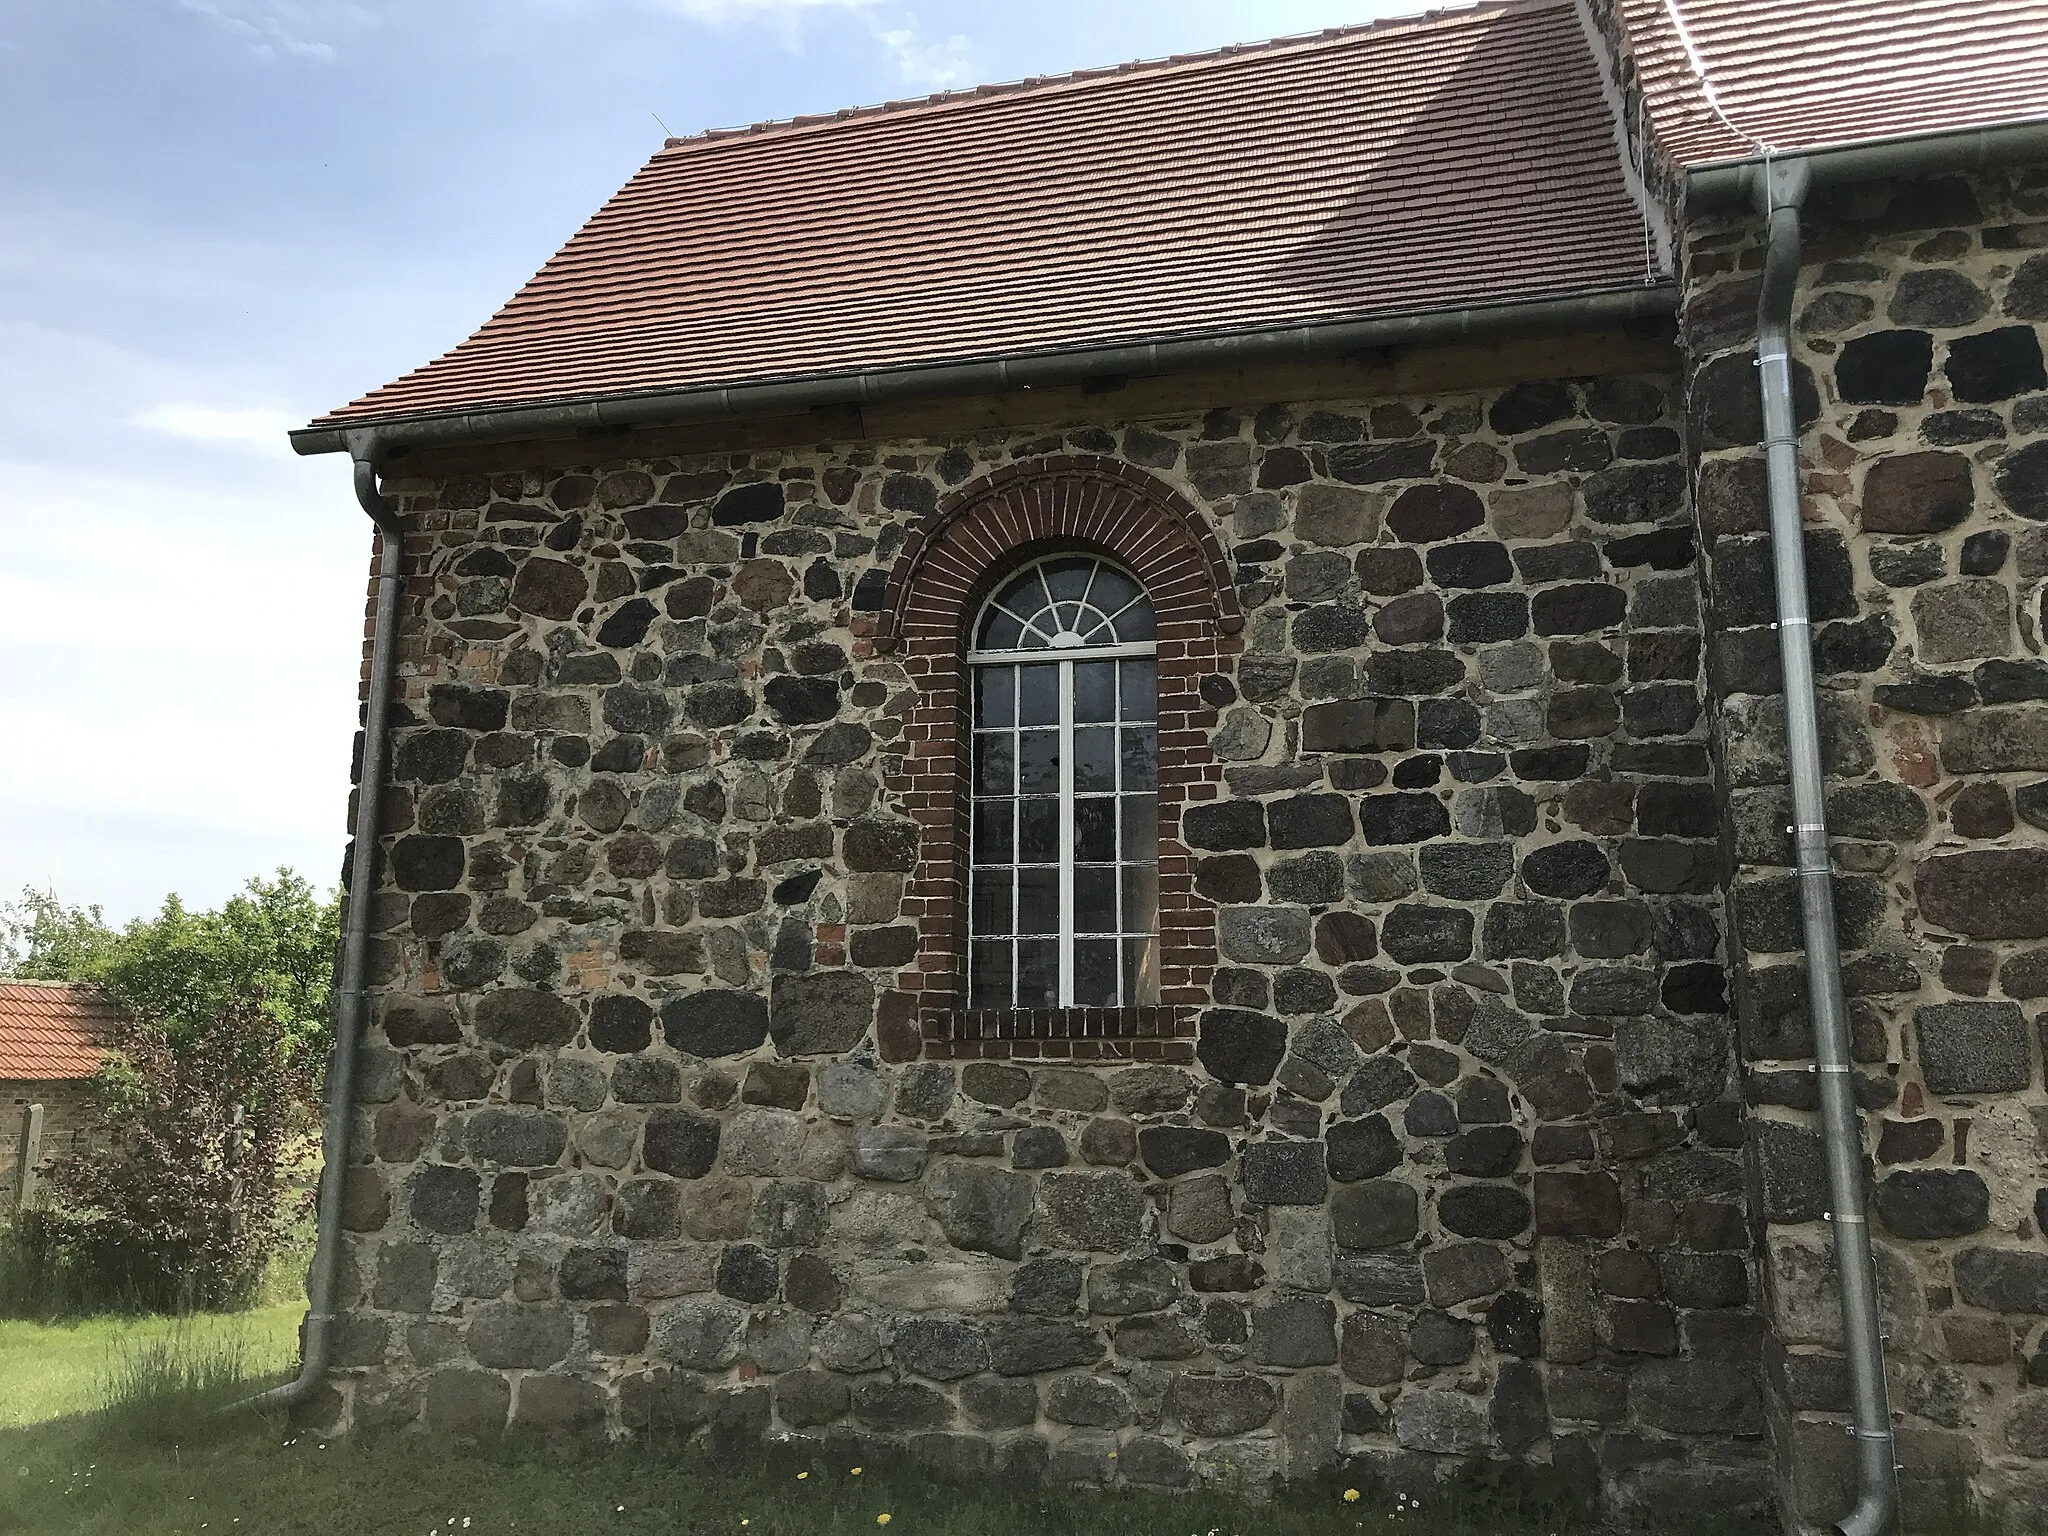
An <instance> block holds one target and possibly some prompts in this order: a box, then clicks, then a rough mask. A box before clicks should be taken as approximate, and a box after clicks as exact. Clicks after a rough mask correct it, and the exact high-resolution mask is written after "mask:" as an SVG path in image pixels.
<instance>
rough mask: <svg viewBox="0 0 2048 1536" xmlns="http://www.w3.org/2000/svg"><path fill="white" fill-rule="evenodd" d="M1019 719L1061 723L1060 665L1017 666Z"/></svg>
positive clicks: (1036, 722) (1033, 721)
mask: <svg viewBox="0 0 2048 1536" xmlns="http://www.w3.org/2000/svg"><path fill="white" fill-rule="evenodd" d="M1017 723H1018V724H1019V725H1058V724H1059V723H1060V669H1059V667H1058V666H1057V665H1054V666H1036V667H1019V668H1018V669H1017Z"/></svg>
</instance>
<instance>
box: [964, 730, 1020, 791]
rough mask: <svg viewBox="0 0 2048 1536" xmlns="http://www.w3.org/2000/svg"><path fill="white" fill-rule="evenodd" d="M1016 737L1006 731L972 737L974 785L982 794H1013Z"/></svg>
mask: <svg viewBox="0 0 2048 1536" xmlns="http://www.w3.org/2000/svg"><path fill="white" fill-rule="evenodd" d="M1016 739H1017V738H1016V737H1014V736H1012V735H1010V734H1009V733H1008V732H997V733H995V734H993V735H979V736H976V737H975V738H974V787H975V789H977V790H978V791H980V792H981V793H982V794H984V795H1008V794H1014V793H1015V792H1016V791H1015V788H1014V786H1013V784H1012V783H1011V780H1012V778H1013V776H1014V770H1015V763H1016V746H1015V743H1016Z"/></svg>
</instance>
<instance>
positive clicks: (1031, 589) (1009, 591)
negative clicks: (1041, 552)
mask: <svg viewBox="0 0 2048 1536" xmlns="http://www.w3.org/2000/svg"><path fill="white" fill-rule="evenodd" d="M996 606H998V607H1001V608H1007V609H1008V610H1009V611H1010V612H1011V613H1013V614H1015V615H1016V616H1017V617H1018V618H1019V619H1022V620H1024V621H1025V622H1026V623H1029V622H1030V621H1031V619H1032V618H1033V617H1034V616H1035V615H1036V614H1037V613H1038V612H1039V610H1040V609H1042V608H1044V607H1045V584H1044V583H1043V582H1042V581H1040V580H1039V577H1038V568H1037V567H1036V566H1032V567H1030V568H1028V569H1026V570H1022V571H1019V572H1018V573H1017V574H1016V576H1014V577H1012V578H1011V580H1010V582H1009V584H1008V585H1007V586H1005V587H1004V588H1003V590H1002V591H1001V592H999V593H997V594H996Z"/></svg>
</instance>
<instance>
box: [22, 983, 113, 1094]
mask: <svg viewBox="0 0 2048 1536" xmlns="http://www.w3.org/2000/svg"><path fill="white" fill-rule="evenodd" d="M120 1019H121V1010H120V1008H118V1007H117V1006H116V1005H115V1004H114V1003H113V1002H112V1001H111V1000H110V999H109V998H108V997H107V996H106V995H105V994H104V993H102V992H100V991H98V990H96V989H95V988H92V987H84V986H76V985H73V984H71V983H69V982H62V981H6V980H0V1081H4V1082H29V1083H48V1082H55V1081H57V1080H59V1079H62V1078H72V1077H91V1076H92V1075H93V1073H94V1072H96V1071H98V1070H99V1065H100V1042H101V1041H103V1040H105V1039H106V1038H107V1034H108V1031H109V1030H110V1029H111V1028H112V1026H113V1025H115V1024H116V1023H118V1022H119V1021H120Z"/></svg>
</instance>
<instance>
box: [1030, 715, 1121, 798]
mask: <svg viewBox="0 0 2048 1536" xmlns="http://www.w3.org/2000/svg"><path fill="white" fill-rule="evenodd" d="M1017 754H1018V768H1019V769H1020V772H1019V773H1018V776H1017V788H1018V791H1019V792H1020V793H1022V794H1027V795H1056V794H1058V793H1059V790H1060V736H1059V732H1058V731H1020V732H1019V733H1018V735H1017ZM1147 782H1148V783H1149V782H1150V781H1149V780H1148V781H1147Z"/></svg>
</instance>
